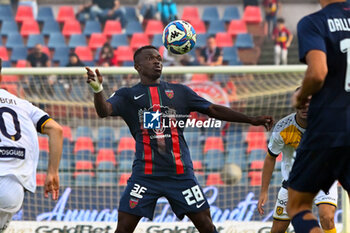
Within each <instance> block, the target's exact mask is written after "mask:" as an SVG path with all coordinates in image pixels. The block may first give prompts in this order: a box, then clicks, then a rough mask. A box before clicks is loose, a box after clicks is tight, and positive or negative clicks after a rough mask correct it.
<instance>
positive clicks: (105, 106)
mask: <svg viewBox="0 0 350 233" xmlns="http://www.w3.org/2000/svg"><path fill="white" fill-rule="evenodd" d="M94 105H95V109H96V112H97V115H98V116H99V117H107V116H109V115H111V113H112V110H111V106H109V105H110V103H108V102H107V101H106V99H105V98H104V96H103V93H102V91H101V92H99V93H95V94H94Z"/></svg>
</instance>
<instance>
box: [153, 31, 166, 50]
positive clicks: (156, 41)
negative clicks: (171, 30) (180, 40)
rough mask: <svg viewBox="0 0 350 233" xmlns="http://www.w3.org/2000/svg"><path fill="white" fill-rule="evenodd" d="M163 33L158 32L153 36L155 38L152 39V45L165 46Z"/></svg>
mask: <svg viewBox="0 0 350 233" xmlns="http://www.w3.org/2000/svg"><path fill="white" fill-rule="evenodd" d="M162 37H163V35H162V34H156V35H154V36H153V40H152V45H153V46H154V47H157V48H159V47H160V46H163V39H162Z"/></svg>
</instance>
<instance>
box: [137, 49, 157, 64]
mask: <svg viewBox="0 0 350 233" xmlns="http://www.w3.org/2000/svg"><path fill="white" fill-rule="evenodd" d="M145 49H155V50H157V51H158V49H157V48H156V47H154V46H153V45H145V46H142V47H140V48H138V49H137V50H136V51H135V53H134V63H136V57H137V56H138V55H140V53H141V52H142V51H143V50H145Z"/></svg>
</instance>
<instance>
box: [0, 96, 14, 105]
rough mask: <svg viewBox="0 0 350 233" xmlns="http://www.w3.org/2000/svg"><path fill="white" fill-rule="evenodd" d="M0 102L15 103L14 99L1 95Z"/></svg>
mask: <svg viewBox="0 0 350 233" xmlns="http://www.w3.org/2000/svg"><path fill="white" fill-rule="evenodd" d="M0 103H2V104H13V105H17V103H16V100H14V99H9V98H2V97H0Z"/></svg>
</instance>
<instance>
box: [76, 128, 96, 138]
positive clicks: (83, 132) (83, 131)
mask: <svg viewBox="0 0 350 233" xmlns="http://www.w3.org/2000/svg"><path fill="white" fill-rule="evenodd" d="M79 137H90V138H92V139H93V138H94V135H93V132H92V129H91V128H90V127H89V126H78V128H77V129H76V130H75V138H79Z"/></svg>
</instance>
